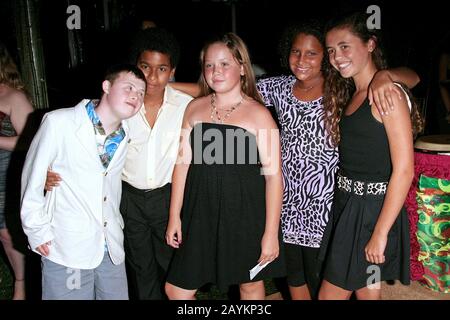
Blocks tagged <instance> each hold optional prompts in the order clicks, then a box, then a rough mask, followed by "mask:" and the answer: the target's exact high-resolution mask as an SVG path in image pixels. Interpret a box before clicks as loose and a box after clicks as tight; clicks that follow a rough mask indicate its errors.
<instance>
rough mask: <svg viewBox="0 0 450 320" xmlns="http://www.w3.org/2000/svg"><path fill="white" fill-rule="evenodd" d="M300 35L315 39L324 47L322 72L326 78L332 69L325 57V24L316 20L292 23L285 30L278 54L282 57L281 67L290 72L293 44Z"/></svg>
mask: <svg viewBox="0 0 450 320" xmlns="http://www.w3.org/2000/svg"><path fill="white" fill-rule="evenodd" d="M300 33H303V34H306V35H311V36H313V37H315V38H316V39H317V40H319V42H320V44H321V45H322V48H323V51H324V58H323V60H322V72H323V74H324V76H325V75H326V73H327V72H328V70H329V69H330V65H329V63H328V59H326V57H325V34H324V32H323V24H322V23H321V22H320V21H319V20H316V19H308V20H304V21H302V22H295V23H291V24H289V25H288V26H287V27H286V28H285V29H284V31H283V33H282V35H281V39H280V42H279V44H278V54H279V56H280V63H281V67H283V68H284V69H286V70H289V55H290V53H291V48H292V43H293V42H294V40H295V38H296V37H297V35H299V34H300Z"/></svg>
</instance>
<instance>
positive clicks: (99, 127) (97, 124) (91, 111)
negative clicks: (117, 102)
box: [86, 100, 125, 136]
mask: <svg viewBox="0 0 450 320" xmlns="http://www.w3.org/2000/svg"><path fill="white" fill-rule="evenodd" d="M98 103H99V100H91V101H89V102H88V103H87V104H86V111H87V114H88V116H89V119H90V120H91V122H92V124H93V126H94V130H95V132H96V133H97V134H100V135H103V136H104V135H106V131H105V129H104V128H103V124H102V122H101V121H100V118H99V116H98V114H97V112H95V108H96V107H97V105H98ZM113 133H114V134H120V135H125V131H124V128H123V126H122V122H121V123H120V126H119V128H117V129H116V130H114V132H113ZM113 133H111V134H113Z"/></svg>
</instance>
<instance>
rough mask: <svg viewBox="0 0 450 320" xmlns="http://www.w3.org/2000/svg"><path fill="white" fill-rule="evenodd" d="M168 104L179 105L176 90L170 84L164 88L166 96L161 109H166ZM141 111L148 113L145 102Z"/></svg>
mask: <svg viewBox="0 0 450 320" xmlns="http://www.w3.org/2000/svg"><path fill="white" fill-rule="evenodd" d="M167 105H171V106H176V105H177V99H176V92H175V90H174V89H173V88H172V87H171V86H170V85H166V87H165V88H164V96H163V102H162V105H161V109H164V108H165V107H166V106H167ZM139 112H141V113H142V114H145V113H146V112H145V107H144V103H143V104H142V107H141V109H140V110H139Z"/></svg>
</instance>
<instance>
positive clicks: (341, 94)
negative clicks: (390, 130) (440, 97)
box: [323, 12, 423, 146]
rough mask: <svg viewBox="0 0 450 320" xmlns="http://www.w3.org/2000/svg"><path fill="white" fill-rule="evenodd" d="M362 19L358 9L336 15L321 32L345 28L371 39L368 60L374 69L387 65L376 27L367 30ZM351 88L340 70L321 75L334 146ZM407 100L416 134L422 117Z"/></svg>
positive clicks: (363, 17) (327, 118)
mask: <svg viewBox="0 0 450 320" xmlns="http://www.w3.org/2000/svg"><path fill="white" fill-rule="evenodd" d="M366 21H367V16H366V15H365V14H364V13H359V12H358V13H352V14H348V15H345V16H341V17H337V18H335V19H333V20H331V21H330V22H329V23H328V24H327V26H326V28H325V34H327V33H328V32H329V31H331V30H332V29H343V28H347V29H348V30H350V32H352V33H353V34H354V35H355V36H357V37H358V38H360V39H361V41H363V42H364V43H367V42H368V41H369V40H373V41H374V42H375V49H374V50H373V51H372V53H371V54H372V61H373V63H374V64H375V67H376V69H377V70H383V69H386V68H387V64H386V61H385V58H384V55H383V50H382V48H381V35H380V34H379V32H378V30H376V29H369V28H368V27H367V23H366ZM402 87H403V89H404V90H405V91H406V93H407V94H408V95H411V93H410V90H409V89H408V88H406V87H405V86H404V85H402ZM354 91H355V86H354V82H353V79H352V78H348V79H345V78H343V77H341V75H340V73H339V72H338V71H337V70H336V69H335V68H331V69H330V71H329V72H328V74H327V75H326V77H325V86H324V100H323V104H324V108H325V127H326V129H327V131H328V133H329V137H330V141H329V142H330V143H331V144H332V145H334V146H337V145H338V144H339V141H340V132H339V122H340V120H341V116H342V113H343V112H344V108H345V107H346V106H347V105H348V103H349V102H350V100H351V98H352V95H353V93H354ZM411 103H412V109H411V121H412V125H413V134H414V135H416V134H417V133H419V132H421V131H422V129H423V120H422V118H421V116H420V113H419V111H418V108H417V104H416V103H415V102H414V99H411Z"/></svg>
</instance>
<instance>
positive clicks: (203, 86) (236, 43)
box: [199, 32, 264, 104]
mask: <svg viewBox="0 0 450 320" xmlns="http://www.w3.org/2000/svg"><path fill="white" fill-rule="evenodd" d="M215 43H223V44H225V45H226V46H227V48H228V49H229V50H230V52H231V54H232V55H233V57H234V58H235V59H236V61H237V63H238V64H239V65H242V66H243V68H244V75H243V76H241V87H242V91H243V92H244V93H245V94H246V95H247V96H249V97H251V98H253V99H254V100H256V101H258V102H259V103H261V104H264V103H263V100H262V98H261V95H260V94H259V92H258V90H257V89H256V80H255V73H254V72H253V69H252V63H251V61H250V55H249V53H248V49H247V46H246V45H245V43H244V41H242V39H241V38H240V37H239V36H238V35H236V34H234V33H232V32H229V33H226V34H224V35H223V36H220V37H218V38H215V39H213V40H211V41H210V42H208V43H207V44H206V45H205V46H204V47H203V49H202V51H201V52H200V64H201V66H202V70H204V62H205V59H204V58H205V54H206V51H207V50H208V48H209V47H210V46H211V45H213V44H215ZM199 85H200V90H201V94H200V95H201V96H203V95H208V94H210V93H211V92H212V90H211V88H210V87H209V86H208V83H207V82H206V79H205V76H204V73H203V72H202V74H201V76H200V79H199Z"/></svg>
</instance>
